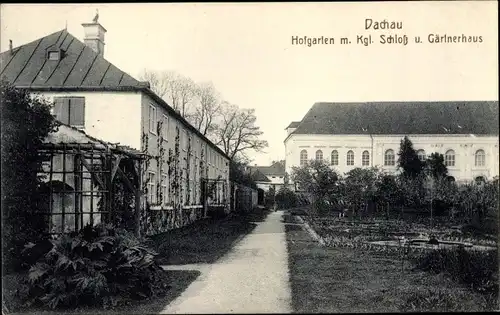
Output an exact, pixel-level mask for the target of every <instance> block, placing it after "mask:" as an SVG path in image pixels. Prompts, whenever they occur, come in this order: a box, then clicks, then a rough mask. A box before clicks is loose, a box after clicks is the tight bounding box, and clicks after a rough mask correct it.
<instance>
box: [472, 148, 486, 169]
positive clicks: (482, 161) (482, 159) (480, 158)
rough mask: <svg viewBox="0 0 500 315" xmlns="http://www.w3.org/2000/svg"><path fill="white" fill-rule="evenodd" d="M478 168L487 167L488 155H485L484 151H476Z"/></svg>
mask: <svg viewBox="0 0 500 315" xmlns="http://www.w3.org/2000/svg"><path fill="white" fill-rule="evenodd" d="M475 160H476V166H485V165H486V154H485V153H484V150H477V151H476V156H475Z"/></svg>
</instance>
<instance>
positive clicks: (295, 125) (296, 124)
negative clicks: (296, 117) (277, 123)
mask: <svg viewBox="0 0 500 315" xmlns="http://www.w3.org/2000/svg"><path fill="white" fill-rule="evenodd" d="M299 124H300V121H292V122H291V123H290V125H288V127H286V128H285V129H288V128H297V127H298V126H299Z"/></svg>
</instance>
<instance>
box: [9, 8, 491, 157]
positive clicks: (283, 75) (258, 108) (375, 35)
mask: <svg viewBox="0 0 500 315" xmlns="http://www.w3.org/2000/svg"><path fill="white" fill-rule="evenodd" d="M96 9H98V10H99V22H100V23H101V24H102V25H103V26H104V27H105V28H106V29H107V33H106V38H105V44H106V46H105V52H104V57H105V58H106V59H107V60H108V61H110V62H112V63H113V64H114V65H116V66H117V67H118V68H120V69H121V70H123V71H125V72H127V73H129V74H130V75H132V76H133V77H136V78H138V77H139V74H140V73H141V72H142V70H143V69H154V70H157V71H162V70H174V71H177V72H179V73H181V74H183V75H185V76H188V77H190V78H192V79H193V80H195V81H197V82H203V81H212V82H213V84H214V85H215V87H216V88H217V90H218V91H219V92H220V93H221V94H222V97H223V98H224V99H225V100H226V101H228V102H230V103H233V104H236V105H238V106H239V107H240V108H254V109H255V113H256V116H257V125H258V126H260V128H261V130H262V131H263V132H264V133H263V135H262V139H264V140H267V141H268V142H269V147H268V148H267V149H266V150H265V151H266V152H265V153H252V152H249V155H250V157H251V158H252V159H253V162H252V164H258V165H269V163H271V161H272V160H279V159H283V158H284V155H285V152H284V150H285V147H284V144H283V141H284V139H285V137H286V131H285V130H284V129H285V128H286V127H287V126H288V124H289V123H290V122H291V121H299V120H301V119H302V117H303V116H304V115H305V114H306V113H307V111H308V110H309V109H310V108H311V106H312V105H313V104H314V103H315V102H320V101H328V102H364V101H448V100H449V101H452V100H498V27H497V21H498V5H497V2H496V1H451V2H450V1H447V2H437V1H432V2H431V1H430V2H425V1H421V2H364V3H356V2H345V3H341V2H336V3H232V4H231V3H227V4H226V3H206V4H197V3H170V4H165V3H154V4H153V3H150V4H144V3H130V4H43V5H39V4H24V5H22V4H2V5H1V11H0V27H1V29H0V48H1V51H5V50H7V49H8V46H9V39H12V41H13V45H14V47H17V46H20V45H22V44H25V43H28V42H30V41H33V40H36V39H38V38H40V37H43V36H45V35H48V34H50V33H53V32H56V31H59V30H61V29H63V28H65V27H66V25H67V29H68V31H69V32H70V33H72V34H73V35H75V36H76V37H77V38H78V39H80V40H83V27H82V26H81V23H85V22H90V21H91V20H92V18H93V17H94V15H95V12H96ZM366 19H371V20H372V21H383V20H386V21H389V22H390V21H397V22H402V29H389V30H387V29H386V30H380V29H378V30H374V29H373V25H374V24H372V28H371V29H368V30H366V29H365V28H366ZM429 34H438V35H440V36H441V35H449V36H455V35H456V36H462V34H463V35H465V36H467V37H468V36H481V39H482V42H481V43H432V44H431V43H429V41H428V36H429ZM359 35H362V36H368V35H372V40H373V43H372V44H370V45H368V46H365V45H363V44H358V43H357V42H356V41H357V37H358V36H359ZM380 35H398V36H403V35H406V36H407V38H408V41H409V42H408V44H407V45H402V44H381V43H380V42H379V41H380V37H379V36H380ZM294 36H298V37H299V38H303V37H304V36H307V37H309V38H313V37H315V38H317V37H321V36H324V37H326V38H331V37H333V38H335V43H334V44H333V45H312V46H310V47H309V46H307V45H293V44H292V38H293V37H294ZM415 36H420V37H421V40H422V43H421V44H415V43H414V38H415ZM341 37H348V38H349V40H350V41H351V44H344V45H342V44H340V38H341Z"/></svg>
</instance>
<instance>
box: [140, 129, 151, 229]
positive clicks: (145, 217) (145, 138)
mask: <svg viewBox="0 0 500 315" xmlns="http://www.w3.org/2000/svg"><path fill="white" fill-rule="evenodd" d="M141 151H142V153H144V154H146V155H147V158H146V159H145V161H144V162H143V165H142V168H141V174H140V176H141V178H142V181H141V187H140V189H141V192H142V195H143V196H148V180H149V178H148V176H147V174H148V170H149V165H150V157H149V155H150V153H149V134H148V133H147V132H144V130H143V132H142V137H141ZM145 206H146V209H149V203H148V202H145ZM141 223H142V229H143V230H144V229H145V228H147V227H148V226H149V223H150V222H149V211H142V212H141Z"/></svg>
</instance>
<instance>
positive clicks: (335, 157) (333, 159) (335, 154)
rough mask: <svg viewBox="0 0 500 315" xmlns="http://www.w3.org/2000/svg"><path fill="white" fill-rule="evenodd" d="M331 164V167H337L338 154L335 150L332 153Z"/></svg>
mask: <svg viewBox="0 0 500 315" xmlns="http://www.w3.org/2000/svg"><path fill="white" fill-rule="evenodd" d="M331 163H332V165H339V153H338V152H337V150H333V151H332V156H331Z"/></svg>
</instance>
